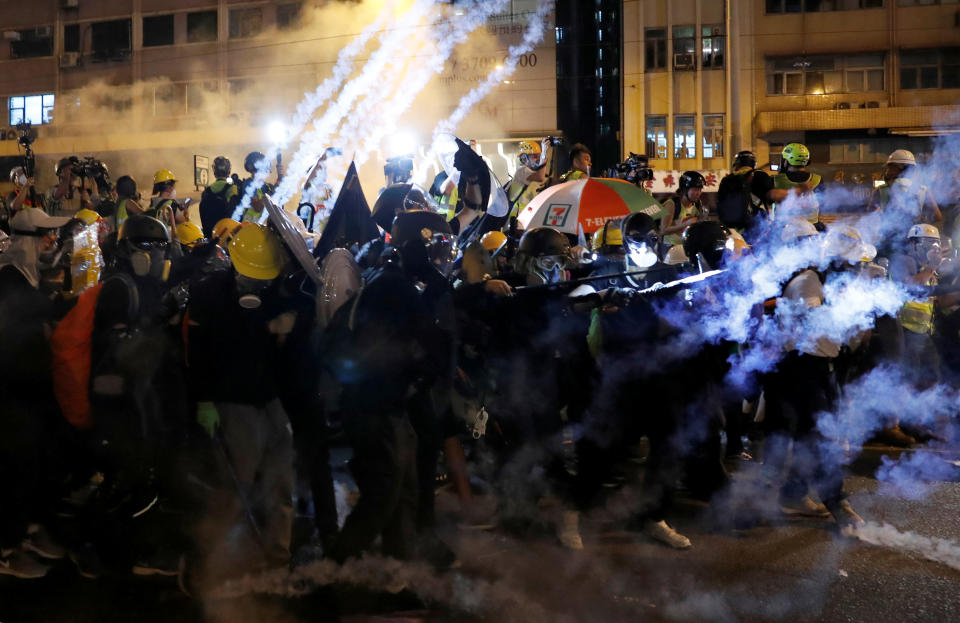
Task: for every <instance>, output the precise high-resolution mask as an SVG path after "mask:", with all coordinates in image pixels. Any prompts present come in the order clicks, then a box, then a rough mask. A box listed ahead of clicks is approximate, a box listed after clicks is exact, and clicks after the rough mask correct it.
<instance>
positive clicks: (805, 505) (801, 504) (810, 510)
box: [780, 495, 830, 518]
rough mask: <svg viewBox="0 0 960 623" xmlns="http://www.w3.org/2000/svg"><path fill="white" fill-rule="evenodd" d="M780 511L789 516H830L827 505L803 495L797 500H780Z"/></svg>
mask: <svg viewBox="0 0 960 623" xmlns="http://www.w3.org/2000/svg"><path fill="white" fill-rule="evenodd" d="M780 512H782V513H783V514H784V515H790V516H791V517H817V518H826V517H829V516H830V511H829V510H827V507H826V506H824V505H823V504H821V503H819V502H814V501H813V500H811V499H810V496H808V495H805V496H803V497H802V498H800V499H799V500H781V501H780Z"/></svg>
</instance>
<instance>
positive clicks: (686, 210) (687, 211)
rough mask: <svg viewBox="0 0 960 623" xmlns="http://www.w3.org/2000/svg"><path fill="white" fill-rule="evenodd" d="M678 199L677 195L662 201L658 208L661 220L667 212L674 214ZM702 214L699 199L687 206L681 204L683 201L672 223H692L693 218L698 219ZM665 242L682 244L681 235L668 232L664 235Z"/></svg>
mask: <svg viewBox="0 0 960 623" xmlns="http://www.w3.org/2000/svg"><path fill="white" fill-rule="evenodd" d="M677 201H680V199H679V198H678V197H676V196H675V197H673V198H672V199H667V200H666V202H664V204H663V206H662V207H661V208H660V220H661V221H662V220H663V217H664V216H666V215H667V214H676V212H677V204H676V202H677ZM702 216H703V204H702V203H700V202H699V201H695V202H693V203H691V204H690V205H688V206H685V205H683V202H681V203H680V214H677V215H676V218H674V219H673V224H674V225H681V224H683V223H684V222H688V221H689V224H692V223H693V222H694V219H699V218H700V217H702ZM666 239H667V242H669V243H670V244H672V245H678V244H683V237H682V235H681V234H670V235H669V236H667V237H666Z"/></svg>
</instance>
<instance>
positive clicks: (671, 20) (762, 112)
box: [623, 0, 960, 186]
mask: <svg viewBox="0 0 960 623" xmlns="http://www.w3.org/2000/svg"><path fill="white" fill-rule="evenodd" d="M623 5H624V7H623V25H624V26H623V28H624V35H623V40H624V47H623V76H624V79H623V102H624V107H623V115H624V116H623V143H624V152H625V153H626V152H631V151H632V152H637V153H646V154H647V155H649V156H650V158H651V162H652V164H653V165H654V166H655V167H656V168H658V169H662V170H666V171H670V170H684V169H700V170H714V169H716V170H721V169H724V168H726V167H728V166H729V162H730V160H731V158H732V156H733V154H735V153H736V152H737V151H739V150H741V149H752V150H753V151H755V152H756V153H757V156H758V159H759V161H760V162H761V163H767V162H771V161H773V162H774V163H776V162H777V160H778V155H779V151H780V149H781V147H782V146H783V145H784V144H786V143H789V142H793V141H800V142H803V143H805V144H806V145H808V147H810V150H811V156H812V166H813V168H817V169H819V171H818V172H821V173H822V174H825V176H826V179H828V180H831V181H834V182H838V183H853V184H858V183H862V184H864V185H865V186H870V181H871V176H872V175H873V174H875V173H877V172H878V170H879V166H878V163H882V162H883V161H884V160H885V158H886V156H887V154H889V153H890V152H891V151H893V149H896V148H900V147H902V148H908V149H913V150H914V151H917V152H918V153H922V152H925V151H929V149H930V140H929V139H930V137H931V136H938V135H943V134H947V133H952V132H955V131H960V4H957V3H956V2H955V1H948V0H939V1H938V0H728V1H727V2H714V1H704V0H624V3H623Z"/></svg>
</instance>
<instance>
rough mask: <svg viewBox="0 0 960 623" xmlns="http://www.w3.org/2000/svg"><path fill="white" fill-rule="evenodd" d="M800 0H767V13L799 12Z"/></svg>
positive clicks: (800, 7)
mask: <svg viewBox="0 0 960 623" xmlns="http://www.w3.org/2000/svg"><path fill="white" fill-rule="evenodd" d="M801 9H802V6H801V3H800V0H767V13H799V12H800V11H801Z"/></svg>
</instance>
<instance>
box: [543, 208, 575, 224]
mask: <svg viewBox="0 0 960 623" xmlns="http://www.w3.org/2000/svg"><path fill="white" fill-rule="evenodd" d="M572 207H573V206H572V205H571V204H569V203H551V204H550V206H549V207H548V208H547V214H546V216H544V218H543V224H544V225H546V226H547V227H563V226H564V225H565V224H566V223H567V216H569V215H570V208H572Z"/></svg>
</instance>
